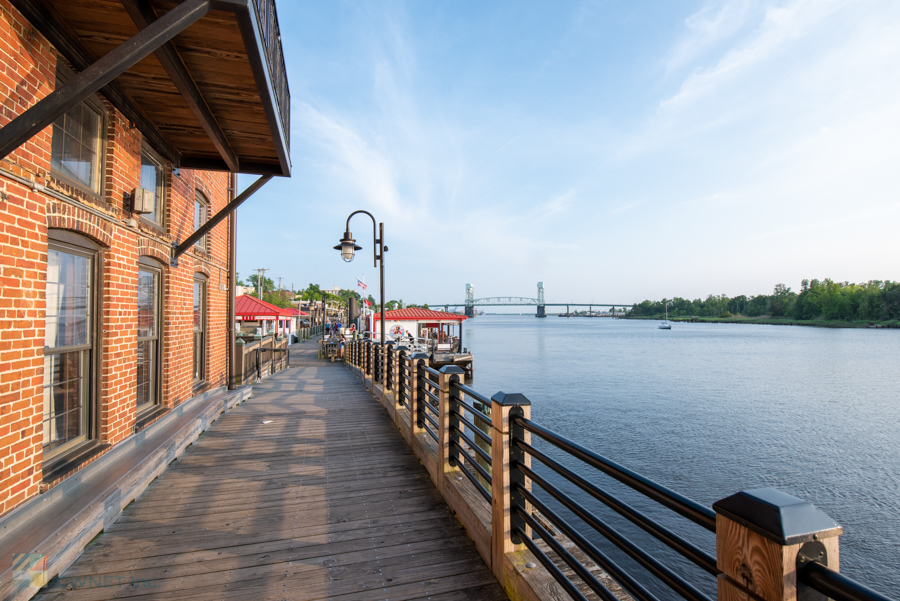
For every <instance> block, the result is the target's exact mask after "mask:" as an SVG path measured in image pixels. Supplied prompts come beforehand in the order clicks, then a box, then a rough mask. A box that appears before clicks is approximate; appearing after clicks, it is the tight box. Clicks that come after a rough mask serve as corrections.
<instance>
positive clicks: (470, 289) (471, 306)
mask: <svg viewBox="0 0 900 601" xmlns="http://www.w3.org/2000/svg"><path fill="white" fill-rule="evenodd" d="M466 317H475V286H473V285H472V284H466Z"/></svg>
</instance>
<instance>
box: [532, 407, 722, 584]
mask: <svg viewBox="0 0 900 601" xmlns="http://www.w3.org/2000/svg"><path fill="white" fill-rule="evenodd" d="M515 422H516V423H517V424H519V425H521V426H522V427H523V428H524V429H525V430H527V431H529V432H531V433H532V434H537V435H538V436H540V437H541V438H542V439H543V440H546V441H547V442H549V443H550V444H552V445H554V446H555V447H558V448H560V449H562V450H563V451H565V452H566V453H568V454H569V455H572V456H573V457H576V458H578V459H580V460H581V461H584V462H585V463H587V464H588V465H590V466H591V467H594V468H596V469H598V470H600V471H602V472H604V473H605V474H607V475H609V476H612V477H613V478H615V479H616V480H618V481H619V482H621V483H622V484H625V485H626V486H628V487H629V488H632V489H634V490H636V491H638V492H640V493H642V494H643V495H645V496H647V497H649V498H651V499H653V500H654V501H656V502H657V503H659V504H660V505H664V506H666V507H668V508H669V509H671V510H673V511H675V512H676V513H678V514H681V515H682V516H684V517H686V518H687V519H689V520H691V521H692V522H694V523H695V524H697V525H699V526H702V527H703V528H706V529H707V530H709V531H710V532H715V531H716V512H715V511H713V510H712V509H710V508H708V507H704V506H703V505H700V504H699V503H697V502H696V501H692V500H691V499H689V498H687V497H685V496H684V495H681V494H678V493H677V492H675V491H673V490H671V489H669V488H666V487H665V486H662V485H661V484H657V483H656V482H654V481H653V480H650V479H649V478H646V477H644V476H642V475H640V474H638V473H637V472H634V471H632V470H630V469H628V468H626V467H623V466H621V465H619V464H618V463H616V462H614V461H610V460H609V459H607V458H606V457H603V456H602V455H600V454H598V453H595V452H594V451H591V450H590V449H587V448H585V447H583V446H581V445H580V444H578V443H576V442H573V441H571V440H569V439H568V438H565V437H563V436H561V435H559V434H557V433H556V432H554V431H553V430H550V429H548V428H544V427H543V426H540V425H538V424H536V423H534V422H533V421H531V420H527V419H524V418H522V417H517V418H515ZM714 573H718V572H714Z"/></svg>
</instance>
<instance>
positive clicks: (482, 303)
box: [429, 282, 633, 317]
mask: <svg viewBox="0 0 900 601" xmlns="http://www.w3.org/2000/svg"><path fill="white" fill-rule="evenodd" d="M537 288H538V294H537V298H527V297H524V296H491V297H486V298H475V287H474V286H473V285H472V284H466V300H465V302H462V303H429V306H432V307H441V306H443V307H444V309H445V310H449V309H450V307H465V313H466V317H475V307H526V306H533V307H537V312H536V314H535V317H547V311H546V307H566V314H567V315H568V313H569V307H589V308H590V309H591V310H592V309H593V308H594V307H629V306H631V305H632V304H633V303H593V302H591V303H574V302H573V303H548V302H546V301H545V300H544V282H538V285H537Z"/></svg>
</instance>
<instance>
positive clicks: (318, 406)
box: [36, 343, 506, 601]
mask: <svg viewBox="0 0 900 601" xmlns="http://www.w3.org/2000/svg"><path fill="white" fill-rule="evenodd" d="M291 348H292V352H291V364H292V366H294V367H293V368H292V369H289V370H285V371H283V372H280V373H278V374H276V375H273V376H271V377H269V378H268V379H266V380H264V381H263V383H262V384H261V385H259V386H257V387H255V389H254V393H253V397H252V398H251V399H250V400H249V401H246V402H245V403H243V404H242V405H240V406H239V407H236V408H235V409H233V410H232V411H230V412H229V413H227V414H226V415H224V416H222V417H221V418H220V419H219V420H218V421H216V422H215V424H214V425H213V427H211V428H210V429H209V430H208V431H206V432H205V433H204V434H203V435H202V436H201V437H200V438H199V439H198V441H197V442H196V443H194V444H193V445H192V446H191V447H190V448H189V449H188V450H187V451H186V452H185V453H184V455H183V456H182V457H181V458H180V459H178V460H177V461H175V462H173V463H172V464H171V465H170V466H169V468H168V470H167V471H166V472H165V473H164V474H163V475H162V476H160V478H159V479H158V480H157V481H156V482H154V483H153V484H151V485H150V487H149V488H148V489H147V491H146V492H145V493H144V494H143V495H142V496H141V497H140V498H138V500H137V501H135V502H134V503H132V504H131V505H130V506H129V507H128V508H127V509H126V510H125V511H124V513H123V514H122V516H121V517H120V518H119V520H118V521H117V522H115V524H113V525H112V526H110V527H108V528H107V529H106V530H105V532H104V533H103V534H101V535H100V536H99V537H97V539H96V540H95V541H94V542H93V543H92V544H91V545H90V546H89V547H88V549H87V550H86V551H85V552H84V554H83V555H82V556H81V557H80V558H79V559H78V560H77V561H76V562H75V563H74V564H73V565H72V566H71V567H70V568H69V569H68V570H66V571H65V572H64V573H63V574H62V575H61V576H60V577H58V578H57V579H54V580H53V581H51V583H50V584H49V586H48V587H47V588H46V589H44V590H43V591H42V592H41V593H40V594H39V595H38V596H37V597H36V598H37V599H40V600H42V601H45V600H49V599H66V600H81V599H84V600H96V599H119V598H139V599H146V600H149V599H167V600H169V599H192V600H197V601H201V600H212V599H223V598H225V599H254V600H256V599H303V600H312V599H346V600H348V601H349V600H357V599H358V600H360V601H370V600H376V599H390V600H395V599H396V600H401V599H426V598H427V599H432V600H444V601H451V600H454V601H455V600H460V601H462V600H476V599H477V600H482V599H483V600H487V601H493V600H501V599H506V596H505V594H504V593H503V591H502V590H501V589H500V587H499V586H498V585H497V582H496V580H495V579H494V577H493V575H492V574H491V572H490V570H489V569H488V568H487V567H486V566H485V565H484V563H483V562H482V560H481V558H480V557H479V555H478V553H477V552H476V550H475V546H474V543H473V542H472V541H471V539H469V537H468V536H467V535H466V532H465V530H463V528H462V526H461V525H460V523H459V522H458V521H457V520H456V519H455V518H454V517H453V515H452V513H451V512H450V510H449V509H448V508H447V506H446V504H445V503H444V501H443V500H442V498H441V497H440V495H439V493H438V492H437V490H436V489H435V487H434V485H433V484H432V482H431V480H430V478H429V477H428V473H427V472H426V470H425V468H424V467H423V466H422V465H421V464H420V463H419V461H418V460H417V459H416V458H415V456H414V455H413V453H412V451H411V450H410V449H409V447H408V446H407V443H406V441H405V440H404V439H403V438H402V437H401V435H400V433H399V432H398V431H397V429H396V427H395V426H394V425H393V423H392V422H391V420H390V419H389V417H388V416H387V414H386V413H385V411H384V409H383V408H382V407H381V405H380V404H379V403H378V402H377V401H376V400H374V399H373V398H372V396H371V394H370V393H368V392H367V391H366V390H365V389H364V388H363V386H362V385H361V384H360V382H359V380H358V379H357V378H356V377H355V376H353V375H352V374H351V373H350V372H349V371H347V370H346V369H344V367H343V366H342V365H341V364H340V363H326V362H324V361H319V360H317V359H316V358H315V352H316V346H315V345H314V344H311V343H306V344H303V345H298V346H294V347H291Z"/></svg>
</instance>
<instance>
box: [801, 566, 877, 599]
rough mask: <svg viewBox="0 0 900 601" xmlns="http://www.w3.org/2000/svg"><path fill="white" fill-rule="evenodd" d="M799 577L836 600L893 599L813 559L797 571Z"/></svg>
mask: <svg viewBox="0 0 900 601" xmlns="http://www.w3.org/2000/svg"><path fill="white" fill-rule="evenodd" d="M797 578H798V579H799V580H800V582H802V583H803V584H805V585H807V586H808V587H810V588H812V589H815V590H817V591H819V592H820V593H822V594H824V595H827V596H828V597H830V598H831V599H833V600H834V601H893V600H892V599H891V598H890V597H887V596H885V595H882V594H881V593H879V592H878V591H874V590H872V589H870V588H869V587H867V586H866V585H864V584H860V583H859V582H857V581H855V580H853V579H852V578H848V577H847V576H845V575H844V574H841V573H840V572H835V571H834V570H832V569H830V568H828V567H826V566H823V565H822V564H821V563H819V562H818V561H811V562H809V563H808V564H807V565H806V566H804V567H803V568H802V569H800V570H799V571H798V573H797Z"/></svg>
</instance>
